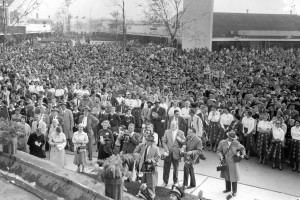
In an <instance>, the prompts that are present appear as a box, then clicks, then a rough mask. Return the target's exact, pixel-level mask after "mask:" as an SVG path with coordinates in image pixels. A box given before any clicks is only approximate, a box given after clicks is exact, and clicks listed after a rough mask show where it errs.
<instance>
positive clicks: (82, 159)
mask: <svg viewBox="0 0 300 200" xmlns="http://www.w3.org/2000/svg"><path fill="white" fill-rule="evenodd" d="M72 142H73V144H74V149H75V157H74V164H75V165H77V166H78V169H77V172H80V166H82V172H84V165H85V164H86V144H87V143H88V142H89V138H88V136H87V133H85V132H83V124H79V125H78V131H77V132H75V133H74V134H73V138H72Z"/></svg>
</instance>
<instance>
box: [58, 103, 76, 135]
mask: <svg viewBox="0 0 300 200" xmlns="http://www.w3.org/2000/svg"><path fill="white" fill-rule="evenodd" d="M61 116H62V118H63V124H62V125H63V126H62V127H63V133H64V134H65V135H66V138H67V139H72V138H73V127H74V119H73V113H72V111H71V110H69V109H65V110H64V111H62V113H61Z"/></svg>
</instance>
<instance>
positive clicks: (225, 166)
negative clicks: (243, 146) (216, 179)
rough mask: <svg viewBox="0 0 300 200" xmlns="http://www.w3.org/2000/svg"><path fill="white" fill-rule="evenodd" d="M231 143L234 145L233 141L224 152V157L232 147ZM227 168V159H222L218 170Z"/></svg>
mask: <svg viewBox="0 0 300 200" xmlns="http://www.w3.org/2000/svg"><path fill="white" fill-rule="evenodd" d="M231 145H232V143H231V144H230V146H229V147H228V149H227V151H226V152H225V153H224V154H223V157H225V155H226V154H227V152H228V151H229V149H230V148H231ZM226 169H227V163H226V162H225V160H221V162H220V164H219V165H218V166H217V171H224V170H226Z"/></svg>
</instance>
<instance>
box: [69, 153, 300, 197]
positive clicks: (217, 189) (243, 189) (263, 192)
mask: <svg viewBox="0 0 300 200" xmlns="http://www.w3.org/2000/svg"><path fill="white" fill-rule="evenodd" d="M72 154H73V153H71V152H67V166H66V168H67V169H70V170H73V171H75V170H76V166H75V165H74V164H73V159H74V156H73V155H72ZM206 154H207V159H208V161H201V163H200V168H199V167H198V165H196V166H195V174H196V182H197V186H196V188H193V189H190V190H186V191H185V192H186V193H189V194H192V195H195V196H197V195H198V193H199V191H200V190H202V191H203V192H204V197H205V198H208V199H212V200H224V199H226V196H227V194H223V192H222V191H223V190H224V189H225V182H224V180H223V179H220V178H218V177H213V176H210V175H209V174H204V173H205V171H206V170H205V168H206V167H207V166H206V165H210V168H213V169H214V170H215V165H212V164H211V163H210V162H213V158H212V156H213V153H209V152H206ZM96 155H97V152H94V155H93V157H94V158H93V159H94V160H96V159H97V158H96ZM252 162H254V160H253V161H252ZM202 163H203V164H202ZM158 165H159V167H158V176H159V177H162V174H163V168H162V166H163V162H162V161H160V162H159V164H158ZM258 167H259V165H257V166H256V169H257V171H258V170H260V169H258ZM179 169H180V171H179V174H178V177H179V183H181V182H182V180H183V171H182V169H183V163H182V162H181V163H180V167H179ZM199 169H202V170H201V174H200V173H199ZM266 170H268V171H269V172H270V174H268V175H271V174H272V173H276V172H278V173H279V171H276V172H274V171H273V170H272V169H268V168H267V169H266ZM86 172H87V173H89V172H90V169H86ZM286 173H288V172H286ZM290 173H291V174H292V172H290ZM172 174H173V170H172V169H171V172H170V178H169V183H170V184H169V185H168V186H167V188H169V189H170V188H171V186H172V185H171V184H172ZM215 174H216V175H219V174H218V173H215ZM292 175H297V176H298V177H296V179H295V180H296V181H297V180H298V181H297V183H289V184H294V186H295V188H299V186H300V184H299V182H300V175H299V174H297V173H296V174H292ZM241 176H242V177H243V173H241ZM270 179H271V180H272V181H274V184H277V185H279V187H281V188H282V190H270V189H266V188H261V187H257V186H254V185H251V184H247V183H246V182H247V180H243V181H241V182H240V183H239V184H238V194H237V196H236V197H235V198H233V199H237V200H300V197H297V196H296V195H295V196H294V195H289V194H286V193H283V191H284V189H285V188H284V187H286V184H287V183H286V182H281V180H280V179H278V176H277V177H274V176H270ZM268 181H270V180H268ZM291 181H294V180H291ZM162 184H163V180H162V178H159V179H158V186H161V185H162ZM295 184H296V185H295ZM298 190H300V189H298ZM295 192H299V191H295Z"/></svg>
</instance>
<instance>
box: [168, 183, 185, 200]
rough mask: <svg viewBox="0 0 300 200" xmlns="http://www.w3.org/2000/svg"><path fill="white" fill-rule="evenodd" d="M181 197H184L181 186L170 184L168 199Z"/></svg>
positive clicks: (178, 199) (175, 199)
mask: <svg viewBox="0 0 300 200" xmlns="http://www.w3.org/2000/svg"><path fill="white" fill-rule="evenodd" d="M182 197H184V191H183V190H182V188H181V187H178V186H176V185H172V189H171V192H170V200H181V198H182Z"/></svg>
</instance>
